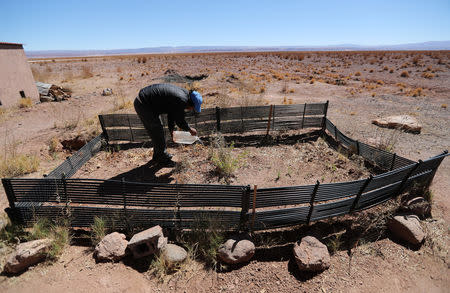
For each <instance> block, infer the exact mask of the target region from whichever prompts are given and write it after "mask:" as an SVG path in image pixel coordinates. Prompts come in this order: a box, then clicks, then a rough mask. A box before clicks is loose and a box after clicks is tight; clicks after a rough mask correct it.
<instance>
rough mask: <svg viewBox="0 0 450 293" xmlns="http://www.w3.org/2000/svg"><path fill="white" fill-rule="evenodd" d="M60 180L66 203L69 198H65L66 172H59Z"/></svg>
mask: <svg viewBox="0 0 450 293" xmlns="http://www.w3.org/2000/svg"><path fill="white" fill-rule="evenodd" d="M61 180H62V184H63V190H64V198H65V199H66V203H67V202H69V199H68V198H67V182H66V173H62V174H61Z"/></svg>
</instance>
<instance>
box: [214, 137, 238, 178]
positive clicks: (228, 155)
mask: <svg viewBox="0 0 450 293" xmlns="http://www.w3.org/2000/svg"><path fill="white" fill-rule="evenodd" d="M213 145H214V146H213V148H212V149H211V162H212V163H213V164H214V166H215V167H216V172H217V173H218V174H219V175H220V176H221V177H223V178H225V181H226V182H227V183H229V179H230V178H231V177H232V176H233V174H234V172H235V171H236V170H237V169H238V168H240V167H242V166H243V165H244V164H245V161H244V160H245V157H246V156H247V153H246V152H243V153H240V154H238V155H235V154H233V149H234V144H233V143H232V144H231V145H230V146H228V147H227V146H226V145H225V140H224V138H223V136H221V135H218V136H216V137H215V139H214V142H213Z"/></svg>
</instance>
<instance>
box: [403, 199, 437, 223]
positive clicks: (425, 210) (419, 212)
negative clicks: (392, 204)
mask: <svg viewBox="0 0 450 293" xmlns="http://www.w3.org/2000/svg"><path fill="white" fill-rule="evenodd" d="M401 209H402V211H407V212H411V213H413V214H415V215H416V216H418V217H419V218H421V219H425V218H428V217H430V216H431V204H430V203H429V202H428V201H426V200H425V199H424V198H423V197H415V198H413V199H410V200H409V201H408V202H407V203H406V205H404V206H402V208H401Z"/></svg>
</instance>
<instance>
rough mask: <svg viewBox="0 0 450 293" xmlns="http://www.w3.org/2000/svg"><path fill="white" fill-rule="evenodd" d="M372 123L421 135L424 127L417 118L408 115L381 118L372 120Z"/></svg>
mask: <svg viewBox="0 0 450 293" xmlns="http://www.w3.org/2000/svg"><path fill="white" fill-rule="evenodd" d="M372 123H373V124H375V125H377V126H380V127H387V128H395V129H401V130H404V131H407V132H412V133H420V131H421V130H422V126H421V125H420V124H419V122H417V120H416V118H414V117H411V116H408V115H398V116H389V117H386V118H379V119H375V120H372Z"/></svg>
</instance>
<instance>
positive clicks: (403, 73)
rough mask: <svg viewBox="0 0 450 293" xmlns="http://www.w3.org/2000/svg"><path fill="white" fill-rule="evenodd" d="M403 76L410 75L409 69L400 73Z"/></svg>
mask: <svg viewBox="0 0 450 293" xmlns="http://www.w3.org/2000/svg"><path fill="white" fill-rule="evenodd" d="M400 76H401V77H409V73H408V71H402V73H401V74H400Z"/></svg>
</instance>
